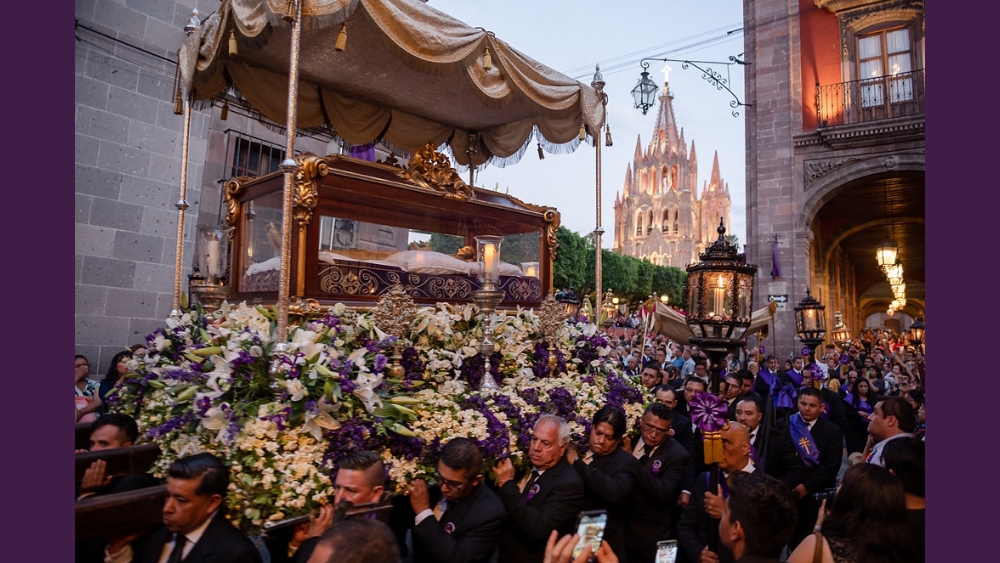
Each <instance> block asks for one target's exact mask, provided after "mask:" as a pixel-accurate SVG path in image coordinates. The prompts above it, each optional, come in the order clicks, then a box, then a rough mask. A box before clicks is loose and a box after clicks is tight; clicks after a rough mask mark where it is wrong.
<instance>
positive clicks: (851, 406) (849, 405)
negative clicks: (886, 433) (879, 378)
mask: <svg viewBox="0 0 1000 563" xmlns="http://www.w3.org/2000/svg"><path fill="white" fill-rule="evenodd" d="M877 402H878V401H877V400H876V397H875V393H874V392H873V390H872V386H871V382H869V381H868V380H867V379H865V378H864V377H858V378H857V380H856V381H855V382H854V385H853V386H852V387H851V390H850V391H848V392H847V394H846V395H844V403H845V405H844V407H845V408H844V411H845V412H846V415H847V432H844V441H845V442H846V443H847V453H848V454H852V453H854V452H861V451H864V449H865V442H866V441H868V417H869V416H871V414H872V413H873V412H875V404H876V403H877Z"/></svg>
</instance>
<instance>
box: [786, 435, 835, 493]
mask: <svg viewBox="0 0 1000 563" xmlns="http://www.w3.org/2000/svg"><path fill="white" fill-rule="evenodd" d="M783 432H784V434H785V435H786V436H787V437H788V440H789V443H792V444H793V446H792V447H795V446H794V443H793V442H792V441H791V440H792V437H791V433H790V431H789V429H788V423H787V422H786V423H785V424H784V426H783ZM810 434H812V437H813V442H815V444H816V447H817V448H819V464H817V465H816V466H814V467H811V468H810V467H807V466H806V464H805V462H804V461H802V457H801V456H799V455H798V453H796V454H795V457H796V459H797V464H799V467H798V468H797V471H798V472H800V474H801V475H802V479H801V481H799V483H796V485H798V484H803V485H805V487H806V492H807V493H809V494H812V493H818V492H820V491H823V490H826V489H831V488H833V487H834V486H836V484H837V473H839V472H840V465H841V463H842V462H843V458H844V444H843V442H844V433H843V432H841V430H840V428H839V427H838V426H837V425H836V424H834V423H832V422H830V421H828V420H823V419H822V418H819V419H816V424H815V425H814V426H813V428H812V430H811V431H810Z"/></svg>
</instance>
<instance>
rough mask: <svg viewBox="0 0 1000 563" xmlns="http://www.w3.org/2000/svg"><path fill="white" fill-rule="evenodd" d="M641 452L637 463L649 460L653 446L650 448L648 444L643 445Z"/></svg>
mask: <svg viewBox="0 0 1000 563" xmlns="http://www.w3.org/2000/svg"><path fill="white" fill-rule="evenodd" d="M642 452H643V453H642V457H641V458H639V461H645V460H647V459H649V456H650V455H651V454H652V453H653V446H650V445H649V444H645V445H643V446H642Z"/></svg>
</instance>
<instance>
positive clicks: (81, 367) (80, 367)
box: [74, 354, 103, 422]
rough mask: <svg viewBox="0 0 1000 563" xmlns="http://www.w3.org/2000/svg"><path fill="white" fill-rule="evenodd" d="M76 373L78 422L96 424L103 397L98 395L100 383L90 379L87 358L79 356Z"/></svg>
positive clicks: (75, 365) (75, 368) (75, 366)
mask: <svg viewBox="0 0 1000 563" xmlns="http://www.w3.org/2000/svg"><path fill="white" fill-rule="evenodd" d="M74 371H75V372H76V421H77V422H94V421H95V420H97V411H98V410H99V409H100V408H101V405H102V404H103V403H101V397H100V396H99V394H98V387H99V385H100V384H99V383H98V382H96V381H94V380H92V379H90V378H88V377H87V375H88V374H90V361H88V360H87V358H86V357H85V356H81V355H79V354H77V356H76V363H75V364H74Z"/></svg>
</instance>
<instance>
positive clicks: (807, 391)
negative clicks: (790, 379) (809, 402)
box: [799, 387, 823, 402]
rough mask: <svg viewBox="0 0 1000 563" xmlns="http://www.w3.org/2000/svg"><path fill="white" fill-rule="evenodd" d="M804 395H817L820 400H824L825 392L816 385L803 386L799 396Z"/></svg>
mask: <svg viewBox="0 0 1000 563" xmlns="http://www.w3.org/2000/svg"><path fill="white" fill-rule="evenodd" d="M802 395H809V396H810V397H816V398H817V399H819V400H820V402H823V394H822V393H820V392H819V389H817V388H815V387H803V388H802V389H799V396H800V397H801V396H802Z"/></svg>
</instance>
